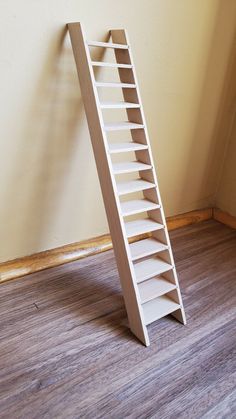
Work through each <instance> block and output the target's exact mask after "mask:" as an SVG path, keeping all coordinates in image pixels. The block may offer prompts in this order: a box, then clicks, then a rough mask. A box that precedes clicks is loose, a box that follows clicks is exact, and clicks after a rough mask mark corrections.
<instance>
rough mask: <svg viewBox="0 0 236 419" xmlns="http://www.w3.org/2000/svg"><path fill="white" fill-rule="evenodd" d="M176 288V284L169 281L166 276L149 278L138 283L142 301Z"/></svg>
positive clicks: (144, 301)
mask: <svg viewBox="0 0 236 419" xmlns="http://www.w3.org/2000/svg"><path fill="white" fill-rule="evenodd" d="M175 288H176V285H175V284H172V283H171V282H169V281H167V280H166V279H165V278H163V277H161V276H159V277H156V278H151V279H148V280H147V281H144V282H141V283H140V284H139V285H138V289H139V293H140V298H141V303H142V304H143V303H146V302H147V301H150V300H153V299H154V298H156V297H160V296H161V295H164V294H166V293H167V292H169V291H172V290H174V289H175Z"/></svg>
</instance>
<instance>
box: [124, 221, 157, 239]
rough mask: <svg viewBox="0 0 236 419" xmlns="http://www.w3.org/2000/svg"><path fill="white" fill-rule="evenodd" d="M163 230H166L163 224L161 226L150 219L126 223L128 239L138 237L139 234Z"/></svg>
mask: <svg viewBox="0 0 236 419" xmlns="http://www.w3.org/2000/svg"><path fill="white" fill-rule="evenodd" d="M162 228H164V226H163V224H159V223H157V222H156V221H153V220H150V218H143V219H142V220H135V221H127V222H125V229H126V235H127V237H128V238H129V237H134V236H138V235H139V234H144V233H149V232H151V231H155V230H160V229H162Z"/></svg>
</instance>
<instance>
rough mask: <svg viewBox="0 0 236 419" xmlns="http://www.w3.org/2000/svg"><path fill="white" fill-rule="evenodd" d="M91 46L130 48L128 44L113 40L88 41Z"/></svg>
mask: <svg viewBox="0 0 236 419" xmlns="http://www.w3.org/2000/svg"><path fill="white" fill-rule="evenodd" d="M87 45H88V46H89V47H101V48H114V49H128V48H129V45H127V44H114V43H112V42H100V41H87Z"/></svg>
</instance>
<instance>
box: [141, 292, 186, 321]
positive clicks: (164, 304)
mask: <svg viewBox="0 0 236 419" xmlns="http://www.w3.org/2000/svg"><path fill="white" fill-rule="evenodd" d="M142 307H143V314H144V321H145V324H146V326H147V325H148V324H151V323H153V322H154V321H156V320H158V319H161V318H162V317H165V316H167V315H168V314H171V313H173V312H174V311H176V310H178V309H179V308H181V306H180V304H178V303H175V302H174V301H173V300H171V299H170V298H169V297H168V296H167V295H162V296H160V297H157V298H155V299H153V300H151V301H148V302H147V303H144V304H143V305H142Z"/></svg>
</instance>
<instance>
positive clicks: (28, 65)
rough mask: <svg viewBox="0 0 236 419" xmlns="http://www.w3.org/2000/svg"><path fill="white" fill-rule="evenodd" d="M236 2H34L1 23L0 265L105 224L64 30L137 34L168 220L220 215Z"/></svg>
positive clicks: (7, 9) (134, 40) (5, 8)
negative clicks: (222, 115)
mask: <svg viewBox="0 0 236 419" xmlns="http://www.w3.org/2000/svg"><path fill="white" fill-rule="evenodd" d="M235 5H236V4H235V1H234V0H226V1H225V0H222V1H218V0H207V1H206V0H198V1H196V0H178V1H176V0H125V1H124V0H120V1H114V0H109V1H108V0H100V1H95V0H94V1H91V0H87V1H84V0H83V1H82V0H51V1H48V0H40V1H32V0H24V2H19V1H16V0H15V1H11V0H8V1H4V2H2V13H1V17H0V32H1V34H0V35H1V36H0V42H1V54H0V60H1V77H0V98H1V103H0V112H1V125H0V130H1V133H0V156H1V166H0V171H1V186H0V243H1V244H0V246H1V249H0V261H4V260H7V259H12V258H15V257H18V256H23V255H27V254H31V253H34V252H37V251H41V250H44V249H49V248H54V247H57V246H60V245H63V244H67V243H71V242H75V241H79V240H82V239H85V238H89V237H94V236H97V235H100V234H102V233H106V232H107V230H108V229H107V222H106V217H105V212H104V208H103V203H102V199H101V193H100V188H99V183H98V179H97V173H96V168H95V163H94V158H93V155H92V150H91V145H90V140H89V135H88V129H87V125H86V120H85V115H84V110H83V105H82V102H81V96H80V90H79V85H78V81H77V76H76V70H75V65H74V62H73V57H72V52H71V48H70V46H69V43H68V42H67V39H65V40H64V35H65V23H66V22H69V21H82V22H83V23H84V25H85V28H86V31H87V33H88V37H89V38H94V39H102V38H103V37H104V33H105V31H107V30H108V29H109V28H117V27H125V28H127V29H128V32H129V36H130V39H131V45H132V48H133V54H134V59H135V63H136V68H137V73H138V77H139V80H140V88H141V93H142V97H143V102H144V108H145V113H146V118H147V122H148V126H149V132H150V137H151V142H152V146H153V152H154V158H155V161H156V163H157V167H158V175H159V180H160V188H161V192H162V196H163V201H164V206H165V210H166V214H167V215H173V214H177V213H181V212H184V211H188V210H192V209H196V208H200V207H205V206H208V205H211V204H212V203H213V201H214V199H215V193H216V178H217V176H218V173H219V170H220V168H221V166H222V162H221V155H222V153H223V152H224V148H225V139H224V138H223V137H222V136H221V137H219V136H218V137H217V136H216V135H215V132H216V131H215V130H216V128H217V120H218V112H219V109H220V108H219V105H220V101H221V96H222V91H223V86H224V77H225V72H226V69H227V63H228V59H229V54H230V48H231V45H232V38H233V29H234V25H235V9H236V7H235Z"/></svg>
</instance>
